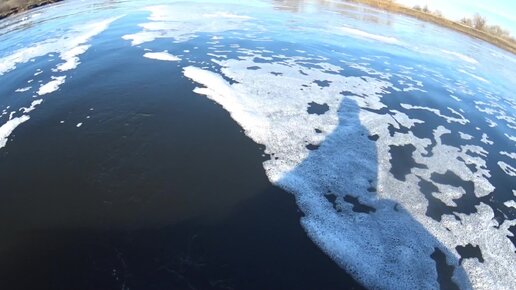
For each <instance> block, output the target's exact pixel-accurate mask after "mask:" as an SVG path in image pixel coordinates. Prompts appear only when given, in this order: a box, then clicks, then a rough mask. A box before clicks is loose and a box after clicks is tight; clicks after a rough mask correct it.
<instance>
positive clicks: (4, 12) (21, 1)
mask: <svg viewBox="0 0 516 290" xmlns="http://www.w3.org/2000/svg"><path fill="white" fill-rule="evenodd" d="M60 1H63V0H7V1H4V2H3V3H0V19H3V18H6V17H7V16H10V15H13V14H16V13H20V12H23V11H27V10H30V9H33V8H36V7H40V6H43V5H47V4H52V3H55V2H60Z"/></svg>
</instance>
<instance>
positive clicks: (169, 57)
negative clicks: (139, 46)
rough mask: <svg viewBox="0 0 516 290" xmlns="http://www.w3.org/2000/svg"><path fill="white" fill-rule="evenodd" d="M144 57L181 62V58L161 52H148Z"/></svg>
mask: <svg viewBox="0 0 516 290" xmlns="http://www.w3.org/2000/svg"><path fill="white" fill-rule="evenodd" d="M143 57H146V58H150V59H157V60H165V61H180V60H181V58H179V57H177V56H175V55H173V54H170V53H168V52H166V51H161V52H146V53H145V54H144V55H143Z"/></svg>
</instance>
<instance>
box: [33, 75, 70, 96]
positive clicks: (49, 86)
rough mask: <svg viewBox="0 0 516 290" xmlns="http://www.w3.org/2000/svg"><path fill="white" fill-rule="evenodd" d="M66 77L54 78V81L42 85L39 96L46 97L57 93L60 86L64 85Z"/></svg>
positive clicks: (38, 92)
mask: <svg viewBox="0 0 516 290" xmlns="http://www.w3.org/2000/svg"><path fill="white" fill-rule="evenodd" d="M65 79H66V76H59V77H52V80H51V81H49V82H48V83H46V84H44V85H41V86H40V87H39V89H38V91H37V92H36V93H37V94H38V95H40V96H42V95H46V94H50V93H52V92H55V91H57V90H58V89H59V86H60V85H62V84H64V82H65Z"/></svg>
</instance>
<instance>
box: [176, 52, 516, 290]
mask: <svg viewBox="0 0 516 290" xmlns="http://www.w3.org/2000/svg"><path fill="white" fill-rule="evenodd" d="M239 53H241V52H240V51H239ZM257 56H259V55H258V54H257V53H256V52H254V55H253V52H252V51H248V56H240V57H239V58H238V59H229V60H213V61H214V62H215V63H217V64H218V65H220V66H221V67H222V68H221V73H222V74H224V75H225V76H226V77H227V78H230V79H232V80H234V81H236V83H234V84H229V83H228V82H227V81H226V80H225V79H224V78H223V77H222V76H221V75H219V74H217V73H214V72H212V71H208V70H206V69H202V68H199V67H193V66H189V67H186V68H184V75H185V76H186V77H188V78H190V79H192V80H193V81H194V82H196V83H198V84H199V85H200V86H199V87H198V88H195V90H194V92H196V93H198V94H202V95H205V96H207V97H208V98H210V99H212V100H214V101H215V102H217V103H218V104H220V105H221V106H222V107H223V108H224V109H226V110H227V111H228V112H229V113H230V115H231V117H232V118H233V119H234V120H235V121H236V122H237V123H238V124H240V126H241V127H242V128H243V130H244V132H245V134H246V135H247V136H249V137H250V138H251V139H252V140H254V141H255V142H257V143H259V144H263V145H265V153H266V154H269V155H270V156H271V159H270V160H267V161H265V162H264V164H263V166H264V169H265V172H266V174H267V176H268V177H269V179H270V180H271V182H273V183H275V184H276V185H279V186H280V187H282V188H284V189H286V190H287V191H289V192H291V193H293V194H294V195H295V197H296V201H297V204H298V205H299V207H300V209H301V210H302V211H303V213H304V217H303V218H302V220H301V223H302V225H303V227H304V228H305V230H306V231H307V233H308V235H309V236H310V238H311V239H312V240H313V241H314V242H315V243H316V244H317V245H318V246H319V247H320V248H321V249H322V250H323V251H324V252H325V253H327V254H328V255H329V256H330V257H331V258H332V259H333V260H334V261H335V262H337V263H338V264H339V265H340V266H341V267H343V268H344V269H346V270H347V271H349V272H350V273H352V274H353V275H354V276H355V277H356V278H357V279H358V280H359V281H360V282H361V283H363V284H364V285H365V286H367V287H369V288H379V289H400V288H404V289H438V288H439V285H438V283H437V273H436V270H435V262H434V260H433V259H431V258H430V255H431V254H432V253H433V251H434V249H435V248H436V247H437V248H440V249H441V250H443V252H445V254H446V257H447V263H448V264H450V265H453V266H454V267H456V268H455V271H454V273H453V280H454V281H455V282H456V283H457V284H458V285H459V286H460V287H461V288H462V289H468V288H470V287H472V288H475V289H507V288H510V285H512V284H513V282H514V281H515V280H516V276H515V275H516V274H515V273H514V271H513V269H514V268H515V266H516V264H515V263H516V254H515V249H514V246H513V244H512V243H511V241H510V240H509V239H508V238H507V237H508V236H511V233H510V231H509V227H511V225H515V224H516V222H515V221H514V220H506V221H505V222H504V223H502V224H499V223H498V222H497V221H496V220H495V219H494V212H493V209H491V208H490V207H489V206H488V205H486V204H484V203H482V202H481V203H480V204H479V205H478V206H477V207H476V208H477V212H476V213H472V214H468V215H466V214H462V213H457V216H458V218H460V220H457V219H456V218H455V217H453V216H451V215H443V216H442V220H441V221H440V222H439V221H436V220H434V219H432V218H430V217H428V216H427V215H426V210H427V208H428V200H427V199H426V197H425V195H424V194H423V193H422V192H421V189H420V187H419V185H418V183H419V182H420V181H421V180H425V181H427V182H430V183H432V184H434V185H435V186H436V187H437V188H438V192H437V193H435V194H434V197H435V198H437V199H439V200H441V201H442V202H443V203H445V204H446V205H448V206H455V205H456V204H455V201H454V199H455V198H459V197H461V196H463V195H464V194H466V192H465V189H463V188H461V187H453V186H450V185H445V184H439V183H436V182H433V181H432V178H431V174H432V173H437V174H445V173H447V172H449V171H451V172H453V173H454V174H455V175H457V176H458V177H459V178H461V179H462V180H464V181H466V182H471V183H472V184H473V187H474V195H475V196H476V197H484V196H487V195H488V194H490V193H492V192H493V191H494V189H495V188H494V186H493V185H492V184H491V183H490V182H489V178H490V177H491V174H490V170H489V169H488V167H487V162H486V157H487V155H488V152H487V151H486V150H485V149H484V148H482V147H480V146H476V145H469V144H466V145H461V146H460V147H454V146H450V145H447V144H443V142H442V140H441V138H442V137H443V136H445V135H447V134H451V131H450V130H449V129H447V128H445V127H443V126H439V127H437V128H435V129H434V131H433V136H432V137H431V139H433V140H434V143H435V144H433V146H429V145H431V144H432V143H433V142H432V140H431V139H429V138H419V137H416V136H415V135H414V134H413V133H412V132H411V131H410V130H409V131H408V132H407V133H400V132H395V133H394V134H393V135H392V136H391V134H390V131H389V126H392V127H394V128H398V129H399V128H401V127H406V128H408V129H410V128H412V127H414V126H417V124H420V123H423V122H424V121H423V120H417V119H411V118H409V117H408V115H407V114H405V113H404V112H399V111H390V113H389V114H383V115H382V114H379V113H375V112H372V111H370V110H371V109H373V110H377V109H381V108H385V107H386V106H385V105H384V104H383V103H382V102H381V98H382V96H383V95H385V94H387V89H388V88H391V89H392V88H393V86H392V84H391V83H389V82H387V81H385V80H382V79H379V78H371V77H361V78H357V77H344V76H341V75H336V74H333V73H328V71H330V72H334V71H339V70H340V68H339V67H335V66H334V65H329V64H323V63H321V67H322V69H315V68H308V67H304V66H303V60H302V59H299V58H297V59H296V57H290V58H286V59H284V60H282V61H281V63H280V62H276V63H255V62H253V59H254V57H257ZM318 65H320V64H318ZM253 66H258V67H260V69H258V70H249V69H247V67H253ZM327 70H328V71H327ZM271 72H279V73H281V75H278V76H275V77H271ZM301 72H302V73H301ZM316 80H326V81H329V84H330V85H329V86H327V87H319V86H318V85H316V84H314V81H316ZM343 91H345V92H346V96H344V95H342V94H341V92H343ZM310 102H316V103H318V104H326V105H327V106H328V111H327V112H325V113H324V114H322V115H312V114H309V113H308V112H307V107H308V103H310ZM402 108H403V109H404V110H416V109H417V110H427V111H430V112H432V113H434V114H435V115H437V116H439V117H441V118H444V119H445V120H446V121H447V122H448V123H451V122H456V123H459V124H462V125H465V124H467V123H469V120H467V119H466V118H465V117H464V116H462V115H461V114H460V113H458V112H457V111H455V110H453V109H451V108H448V109H449V110H450V112H451V113H453V114H454V115H457V116H458V117H451V116H447V115H444V114H442V113H441V112H440V111H439V110H437V109H433V108H428V107H421V106H419V107H418V106H413V105H409V104H404V105H402ZM315 129H318V130H320V132H322V133H316V132H315ZM368 134H369V135H377V136H378V140H377V141H376V142H374V143H373V142H372V141H370V140H369V139H368V138H367V135H368ZM462 136H463V137H465V136H466V134H463V135H462ZM465 139H466V140H467V137H466V138H465ZM308 144H312V145H318V146H320V147H319V148H318V149H317V150H315V151H310V150H308V149H307V147H306V146H307V145H308ZM403 145H413V146H414V147H415V151H414V152H413V155H412V157H413V158H414V161H415V162H417V163H418V164H422V165H425V166H426V168H423V167H421V168H418V167H415V168H412V170H411V172H409V173H408V174H407V175H406V177H405V180H403V181H402V180H398V179H397V178H396V177H395V176H394V175H393V174H392V173H391V172H390V171H391V167H392V164H391V162H393V161H391V155H390V152H389V148H390V146H403ZM371 147H372V149H371V150H368V148H371ZM428 148H431V153H432V154H428V153H429V152H428V150H429V149H428ZM370 181H376V184H371V183H370ZM372 185H373V186H375V187H376V188H377V193H376V194H373V193H371V192H369V191H368V188H369V187H370V186H372ZM329 192H330V193H332V194H334V195H335V196H336V197H337V198H336V201H335V204H332V203H330V202H329V201H328V200H327V199H326V197H325V195H326V194H328V193H329ZM345 195H351V196H354V197H356V198H358V199H359V201H360V202H361V203H364V204H367V205H369V206H371V207H374V208H375V209H376V211H375V212H371V213H368V214H365V213H356V212H353V210H352V206H351V205H350V204H349V203H346V202H345V201H344V200H343V197H344V196H345ZM334 207H336V208H337V209H338V211H337V210H335V208H334ZM469 243H470V244H472V245H478V246H479V248H480V249H481V251H482V256H483V257H484V263H479V262H477V261H476V260H474V259H464V260H463V262H462V266H459V264H458V259H459V257H460V256H459V254H458V252H457V251H456V247H457V246H459V245H460V246H464V245H466V244H469ZM387 273H388V274H387ZM469 283H470V284H469Z"/></svg>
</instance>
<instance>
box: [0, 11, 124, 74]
mask: <svg viewBox="0 0 516 290" xmlns="http://www.w3.org/2000/svg"><path fill="white" fill-rule="evenodd" d="M116 19H118V18H110V19H107V20H103V21H98V22H92V23H87V24H84V25H79V26H75V27H72V28H71V29H70V30H68V31H66V32H65V33H64V34H63V35H62V36H61V37H58V38H52V39H48V40H44V41H41V42H37V43H34V44H32V45H30V46H29V47H24V48H20V49H18V50H16V51H15V52H13V53H12V54H9V55H7V56H4V57H2V58H0V76H1V75H3V74H5V73H7V72H9V71H11V70H13V69H15V68H16V65H17V64H20V63H26V62H28V61H30V60H31V59H34V58H36V57H40V56H44V55H47V54H50V53H52V52H54V53H59V54H60V57H61V58H62V60H64V61H65V63H63V64H61V65H60V66H59V67H58V69H60V70H63V71H65V70H69V69H72V68H74V67H75V66H76V65H77V62H78V60H77V59H76V57H77V56H78V55H80V54H82V53H84V51H85V50H86V49H87V48H88V47H89V46H84V45H83V44H85V43H86V42H88V41H89V40H90V39H91V38H92V37H94V36H96V35H98V34H99V33H101V32H102V31H104V30H106V29H107V27H108V26H109V25H110V24H111V22H113V21H115V20H116ZM39 73H40V71H38V72H36V74H35V75H37V74H39Z"/></svg>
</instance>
